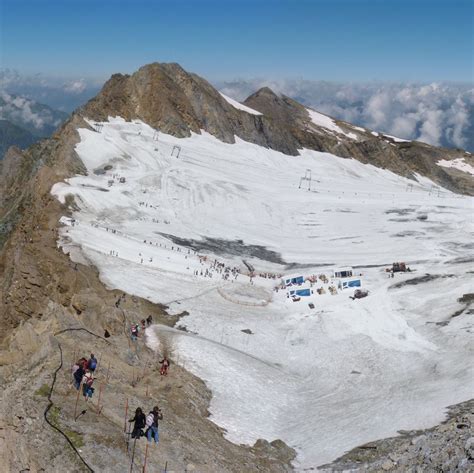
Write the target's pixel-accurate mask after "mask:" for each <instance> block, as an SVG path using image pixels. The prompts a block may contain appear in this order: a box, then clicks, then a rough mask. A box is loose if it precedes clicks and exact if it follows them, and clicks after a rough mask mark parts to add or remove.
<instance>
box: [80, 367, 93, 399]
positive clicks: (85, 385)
mask: <svg viewBox="0 0 474 473" xmlns="http://www.w3.org/2000/svg"><path fill="white" fill-rule="evenodd" d="M93 383H94V376H93V375H92V373H91V372H90V370H87V371H86V374H85V375H84V377H83V378H82V394H83V395H84V399H85V400H86V401H88V400H89V399H90V398H91V397H92V394H93V393H94V388H93V387H92V384H93Z"/></svg>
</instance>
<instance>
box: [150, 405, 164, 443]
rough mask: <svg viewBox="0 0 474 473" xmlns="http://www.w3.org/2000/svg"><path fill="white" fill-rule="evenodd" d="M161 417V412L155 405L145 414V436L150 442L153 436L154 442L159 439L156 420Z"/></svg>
mask: <svg viewBox="0 0 474 473" xmlns="http://www.w3.org/2000/svg"><path fill="white" fill-rule="evenodd" d="M162 419H163V414H162V412H161V410H160V409H158V406H155V407H154V408H153V410H152V411H150V413H149V414H148V415H147V416H146V426H147V427H148V429H147V431H146V436H147V439H148V441H149V442H151V438H152V437H153V438H154V440H155V443H158V441H159V435H158V420H162Z"/></svg>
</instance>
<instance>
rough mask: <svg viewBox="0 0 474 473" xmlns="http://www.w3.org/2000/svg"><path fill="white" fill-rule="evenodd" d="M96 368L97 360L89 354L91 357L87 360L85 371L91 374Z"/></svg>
mask: <svg viewBox="0 0 474 473" xmlns="http://www.w3.org/2000/svg"><path fill="white" fill-rule="evenodd" d="M96 368H97V358H96V357H95V356H94V354H93V353H91V357H90V358H89V361H88V362H87V369H89V370H90V371H91V372H92V373H93V372H94V371H95V370H96Z"/></svg>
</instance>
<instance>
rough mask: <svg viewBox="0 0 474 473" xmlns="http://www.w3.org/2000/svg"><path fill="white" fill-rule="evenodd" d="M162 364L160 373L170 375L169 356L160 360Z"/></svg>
mask: <svg viewBox="0 0 474 473" xmlns="http://www.w3.org/2000/svg"><path fill="white" fill-rule="evenodd" d="M160 364H161V369H160V374H161V376H167V375H168V368H169V367H170V364H171V363H170V360H168V358H166V356H165V357H163V359H162V360H161V361H160Z"/></svg>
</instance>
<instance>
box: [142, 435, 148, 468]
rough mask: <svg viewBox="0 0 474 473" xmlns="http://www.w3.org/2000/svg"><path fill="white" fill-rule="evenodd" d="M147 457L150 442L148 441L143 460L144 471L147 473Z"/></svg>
mask: <svg viewBox="0 0 474 473" xmlns="http://www.w3.org/2000/svg"><path fill="white" fill-rule="evenodd" d="M147 457H148V442H147V443H146V447H145V460H143V470H142V473H146V460H147Z"/></svg>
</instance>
